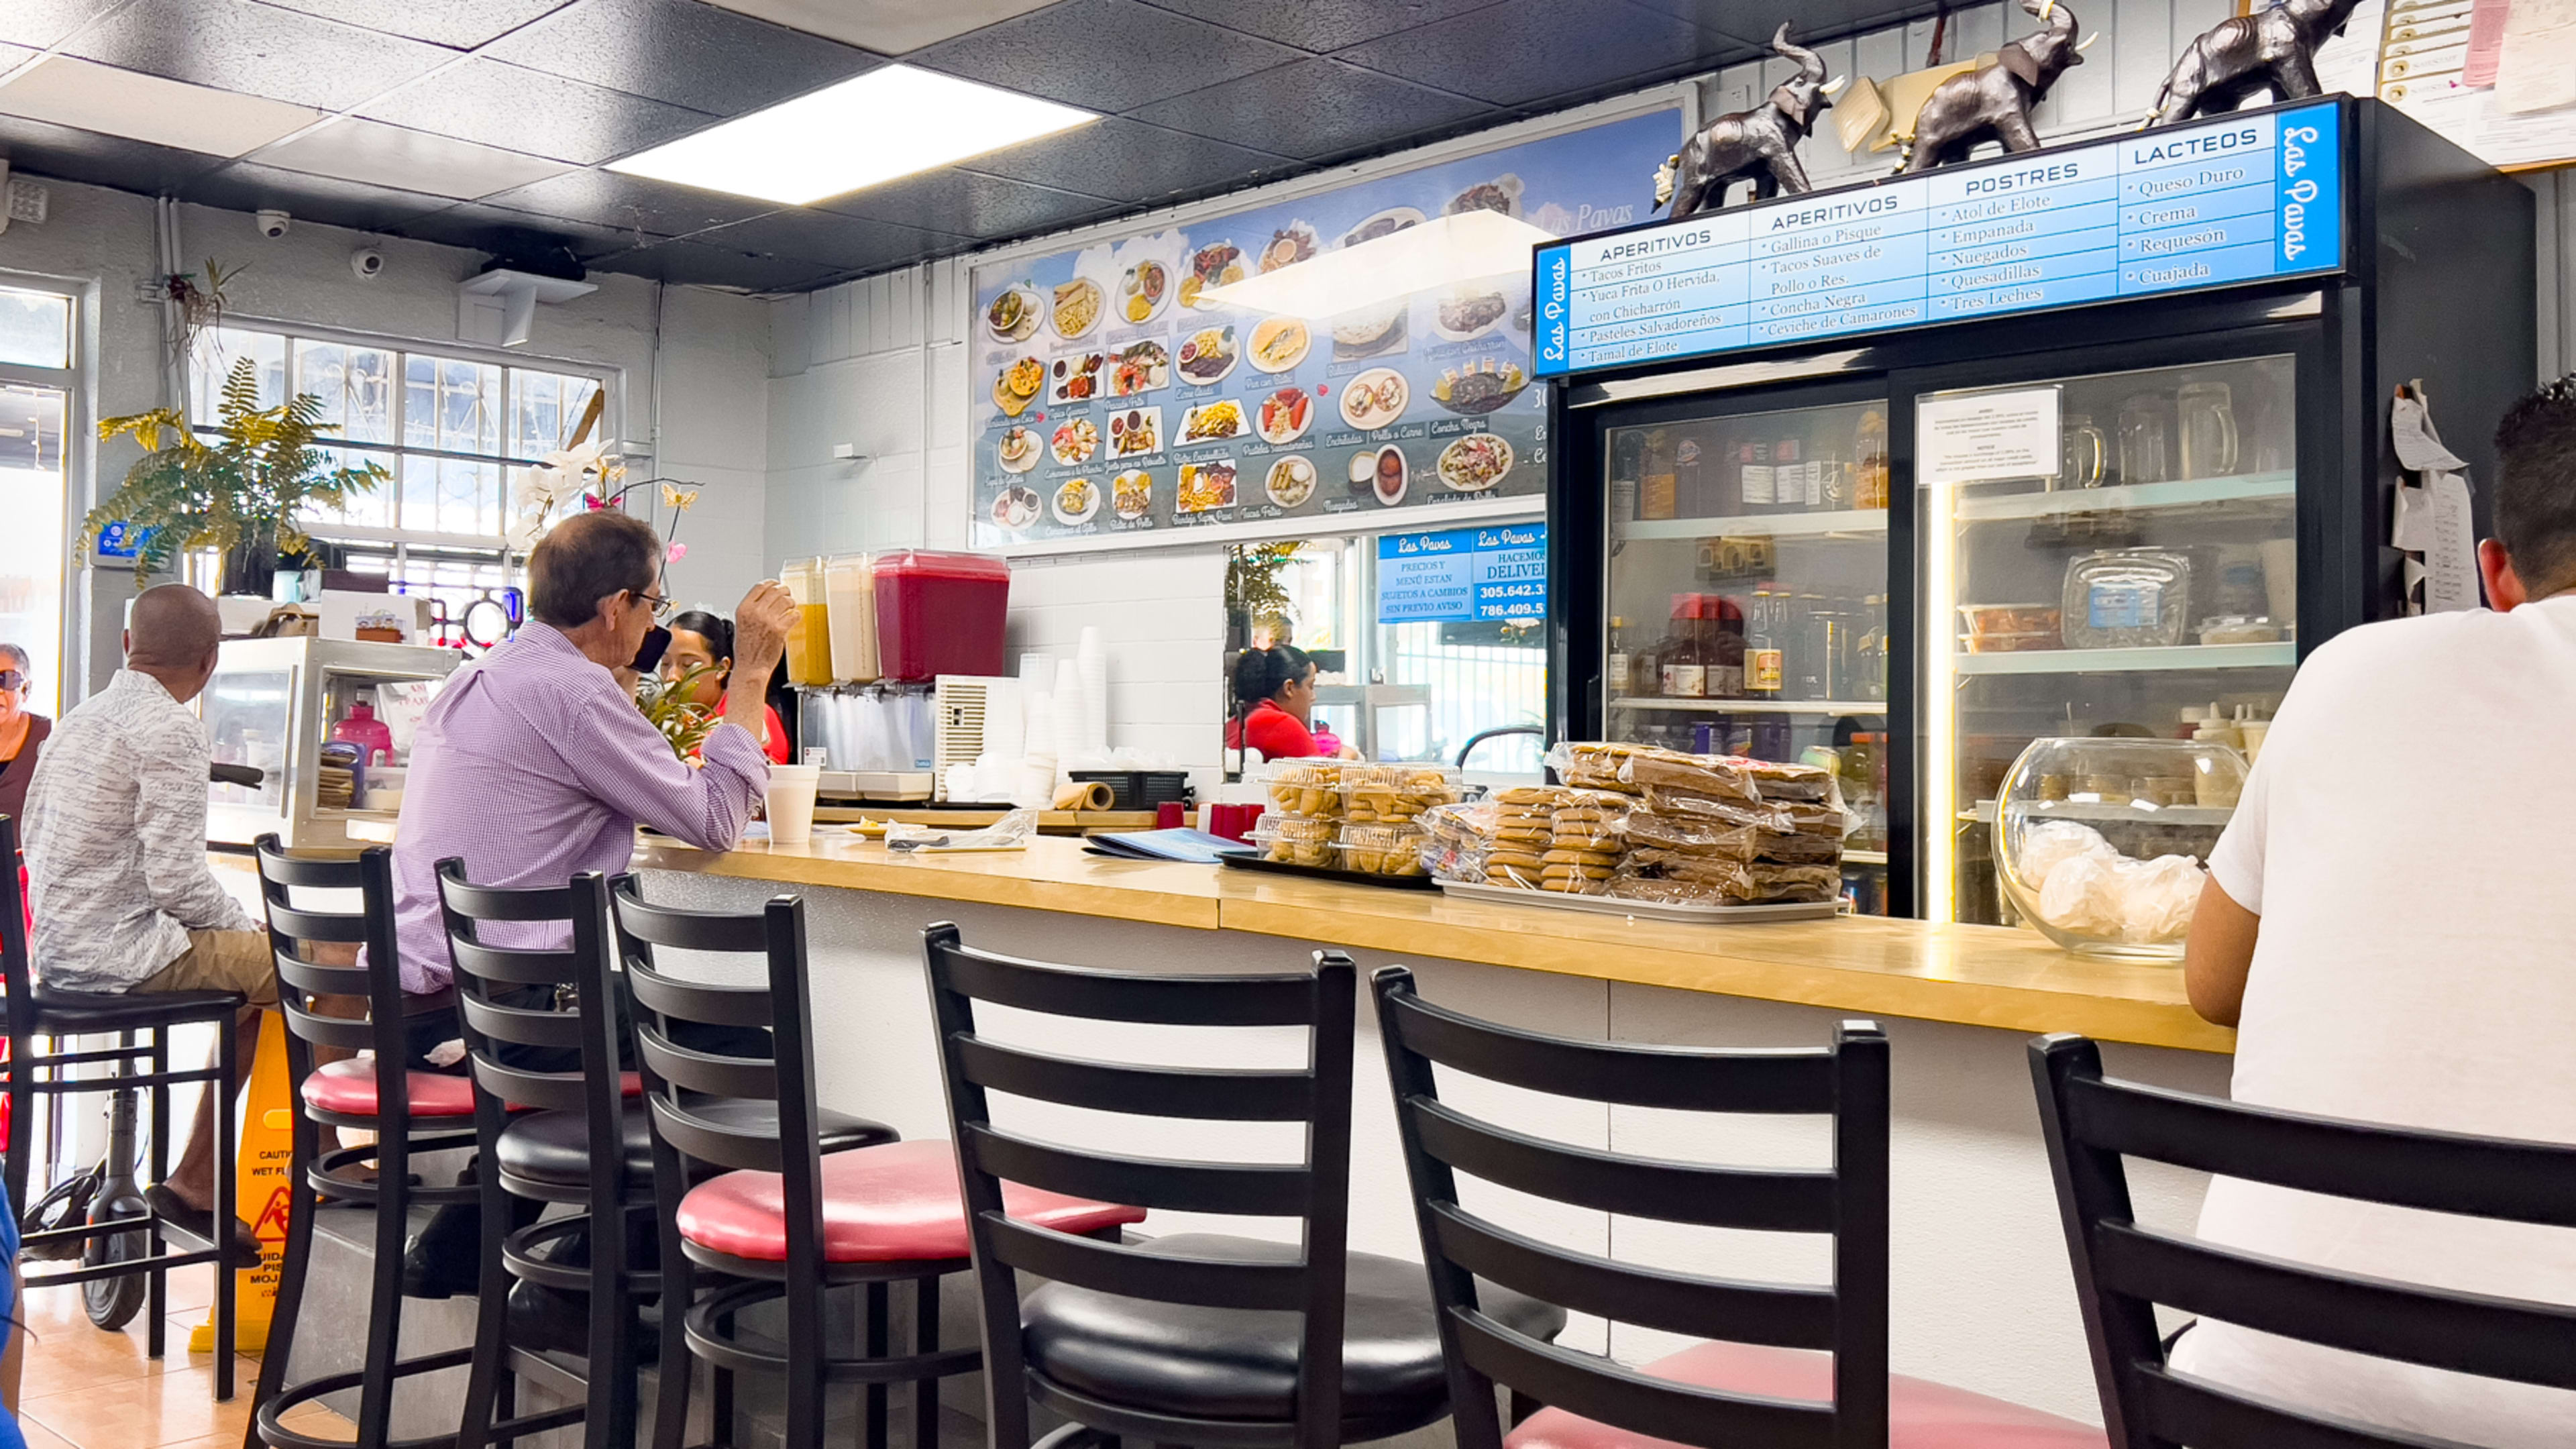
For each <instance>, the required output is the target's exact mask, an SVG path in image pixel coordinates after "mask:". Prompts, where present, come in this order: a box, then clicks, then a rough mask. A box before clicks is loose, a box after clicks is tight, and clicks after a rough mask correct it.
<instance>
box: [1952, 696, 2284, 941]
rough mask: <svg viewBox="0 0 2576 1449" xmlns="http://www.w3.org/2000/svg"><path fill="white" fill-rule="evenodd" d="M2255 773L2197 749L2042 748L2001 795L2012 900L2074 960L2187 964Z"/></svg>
mask: <svg viewBox="0 0 2576 1449" xmlns="http://www.w3.org/2000/svg"><path fill="white" fill-rule="evenodd" d="M2245 770H2246V765H2245V757H2244V756H2243V755H2241V754H2239V753H2237V752H2236V751H2235V750H2233V749H2230V748H2228V747H2227V746H2225V745H2221V744H2214V743H2210V742H2206V741H2199V740H2157V739H2135V738H2118V739H2042V740H2033V741H2032V742H2031V744H2030V748H2028V749H2026V750H2023V751H2022V752H2021V757H2020V758H2019V759H2017V760H2015V761H2013V764H2012V768H2011V769H2009V770H2007V771H2006V772H2005V773H2004V780H2003V784H2002V786H2001V788H2000V789H1999V790H1998V792H1997V795H1996V805H1995V831H1996V836H1997V839H1996V842H1995V876H1996V879H1997V881H1998V882H1999V883H2000V884H2001V886H2002V888H2003V894H2004V898H2005V900H2006V901H2007V902H2009V903H2010V904H2011V906H2012V908H2013V910H2014V911H2016V912H2018V913H2019V915H2020V917H2021V920H2022V922H2023V923H2024V924H2026V925H2029V926H2032V927H2034V928H2036V929H2037V930H2038V931H2039V933H2040V934H2041V935H2043V936H2046V937H2047V938H2048V939H2049V940H2051V941H2054V942H2056V943H2057V944H2058V945H2060V946H2063V947H2065V948H2066V949H2068V950H2070V951H2077V952H2081V953H2083V954H2086V955H2092V956H2113V957H2125V958H2129V959H2133V960H2146V961H2180V960H2181V959H2182V953H2183V939H2184V937H2185V936H2187V935H2188V934H2189V933H2190V931H2191V916H2192V911H2193V909H2194V908H2195V907H2196V906H2198V905H2199V903H2200V888H2201V883H2202V881H2203V879H2204V876H2203V874H2202V871H2201V865H2200V863H2201V862H2202V861H2204V860H2206V859H2208V857H2209V851H2210V848H2211V847H2212V846H2214V845H2216V844H2217V843H2218V837H2219V833H2220V832H2221V831H2223V830H2225V829H2226V828H2227V822H2228V820H2229V818H2230V817H2232V816H2233V815H2234V814H2235V801H2236V798H2237V795H2238V794H2239V793H2240V792H2241V791H2242V790H2243V789H2244V784H2245Z"/></svg>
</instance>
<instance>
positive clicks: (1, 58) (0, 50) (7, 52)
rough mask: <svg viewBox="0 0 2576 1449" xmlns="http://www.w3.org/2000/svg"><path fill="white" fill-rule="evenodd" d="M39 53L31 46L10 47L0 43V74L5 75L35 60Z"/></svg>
mask: <svg viewBox="0 0 2576 1449" xmlns="http://www.w3.org/2000/svg"><path fill="white" fill-rule="evenodd" d="M40 53H41V52H39V51H38V50H37V49H36V48H35V47H34V46H31V45H10V44H7V43H5V42H0V74H5V73H6V72H8V71H10V70H13V69H15V68H17V67H18V66H20V65H23V64H25V63H26V62H28V61H30V60H33V59H35V58H36V56H37V55H39V54H40Z"/></svg>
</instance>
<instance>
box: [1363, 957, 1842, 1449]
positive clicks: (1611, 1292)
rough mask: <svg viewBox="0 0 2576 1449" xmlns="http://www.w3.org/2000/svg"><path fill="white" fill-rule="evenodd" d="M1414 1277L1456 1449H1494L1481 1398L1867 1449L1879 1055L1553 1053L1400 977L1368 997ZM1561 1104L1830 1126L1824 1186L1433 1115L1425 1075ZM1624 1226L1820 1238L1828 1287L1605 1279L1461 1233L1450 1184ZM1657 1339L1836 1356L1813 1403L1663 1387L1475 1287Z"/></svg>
mask: <svg viewBox="0 0 2576 1449" xmlns="http://www.w3.org/2000/svg"><path fill="white" fill-rule="evenodd" d="M1372 984H1373V985H1374V986H1375V988H1376V991H1377V1003H1378V1031H1379V1034H1380V1035H1381V1037H1382V1038H1383V1039H1384V1041H1385V1043H1386V1054H1387V1069H1388V1072H1389V1074H1390V1078H1391V1081H1392V1084H1393V1087H1394V1091H1395V1103H1396V1123H1397V1127H1398V1129H1399V1131H1400V1133H1401V1135H1402V1137H1403V1141H1404V1156H1405V1167H1406V1170H1407V1171H1408V1172H1409V1173H1410V1174H1411V1176H1412V1180H1413V1196H1414V1206H1415V1212H1416V1218H1417V1222H1418V1224H1419V1226H1420V1229H1421V1234H1422V1252H1423V1258H1424V1261H1425V1262H1427V1263H1428V1264H1429V1265H1430V1272H1431V1289H1432V1297H1433V1300H1434V1301H1435V1303H1436V1304H1437V1305H1438V1307H1439V1310H1440V1338H1441V1348H1442V1350H1443V1352H1444V1353H1445V1355H1446V1357H1447V1359H1448V1364H1449V1380H1450V1391H1449V1401H1450V1404H1451V1406H1452V1411H1453V1413H1454V1414H1455V1423H1456V1425H1457V1436H1458V1443H1459V1445H1460V1446H1461V1449H1495V1446H1497V1445H1499V1444H1500V1443H1501V1442H1502V1425H1501V1423H1500V1420H1499V1418H1498V1416H1497V1415H1496V1413H1495V1409H1494V1385H1495V1384H1497V1383H1499V1384H1502V1385H1504V1386H1506V1387H1508V1388H1510V1389H1511V1390H1512V1391H1513V1393H1514V1395H1515V1396H1516V1397H1520V1396H1526V1397H1527V1398H1530V1399H1535V1400H1537V1401H1538V1402H1541V1403H1545V1404H1548V1405H1550V1406H1552V1407H1555V1408H1561V1409H1564V1410H1566V1411H1567V1412H1569V1413H1573V1414H1579V1415H1581V1416H1583V1417H1584V1418H1587V1419H1594V1420H1598V1421H1599V1422H1601V1423H1604V1424H1609V1425H1613V1426H1615V1427H1617V1428H1620V1429H1625V1430H1629V1431H1631V1432H1634V1433H1638V1434H1645V1435H1650V1436H1652V1437H1654V1438H1658V1439H1669V1440H1672V1441H1674V1442H1676V1443H1682V1444H1697V1445H1703V1446H1708V1449H1718V1446H1729V1445H1742V1444H1761V1445H1764V1446H1767V1449H1885V1445H1886V1443H1887V1432H1888V1408H1887V1131H1888V1097H1887V1091H1888V1085H1887V1084H1888V1076H1887V1074H1888V1052H1887V1037H1886V1035H1885V1034H1884V1033H1883V1032H1881V1031H1880V1030H1879V1028H1878V1027H1877V1026H1876V1025H1875V1024H1873V1023H1870V1022H1859V1021H1847V1022H1844V1023H1843V1024H1842V1025H1841V1026H1840V1027H1839V1028H1837V1029H1836V1031H1835V1033H1834V1041H1833V1045H1831V1046H1829V1047H1818V1048H1804V1049H1798V1050H1698V1049H1684V1048H1676V1047H1653V1046H1613V1045H1606V1044H1603V1043H1599V1042H1584V1041H1570V1040H1567V1039H1565V1038H1562V1037H1554V1036H1546V1035H1542V1034H1540V1033H1537V1032H1528V1031H1520V1030H1516V1029H1514V1028H1510V1027H1502V1026H1496V1025H1493V1024H1491V1023H1488V1022H1483V1021H1478V1020H1476V1019H1474V1018H1472V1017H1467V1016H1462V1015H1460V1014H1459V1013H1457V1012H1454V1011H1450V1010H1448V1009H1446V1008H1444V1007H1439V1006H1434V1005H1432V1004H1431V1003H1429V1002H1427V1001H1424V1000H1423V999H1422V998H1421V996H1420V995H1419V994H1418V993H1417V992H1416V991H1415V988H1414V980H1413V973H1412V972H1411V971H1408V970H1406V969H1405V968H1403V967H1400V966H1390V967H1387V968H1385V969H1384V970H1381V971H1379V972H1378V973H1377V974H1376V976H1375V977H1373V978H1372ZM1435 1064H1437V1065H1439V1066H1444V1067H1448V1068H1450V1069H1451V1070H1453V1071H1458V1072H1463V1073H1465V1074H1467V1075H1469V1076H1472V1077H1479V1078H1483V1079H1485V1080H1488V1081H1495V1082H1502V1083H1507V1084H1509V1085H1511V1086H1515V1087H1522V1088H1526V1089H1529V1090H1532V1091H1537V1092H1545V1093H1549V1094H1551V1095H1554V1096H1559V1097H1573V1098H1579V1099H1582V1100H1585V1101H1592V1102H1602V1103H1607V1104H1614V1105H1624V1106H1635V1107H1662V1108H1670V1109H1677V1110H1682V1111H1694V1112H1726V1113H1739V1112H1740V1113H1784V1114H1813V1115H1821V1116H1829V1117H1831V1118H1832V1119H1833V1146H1834V1164H1833V1167H1832V1168H1831V1169H1830V1170H1828V1171H1821V1172H1818V1171H1804V1172H1801V1171H1781V1170H1773V1169H1755V1168H1741V1167H1712V1166H1701V1165H1698V1164H1689V1163H1679V1162H1670V1161H1664V1160H1660V1159H1653V1158H1644V1157H1637V1156H1632V1155H1628V1154H1623V1153H1618V1152H1609V1151H1598V1150H1594V1149H1592V1148H1586V1147H1573V1146H1568V1145H1565V1144H1563V1143H1557V1142H1550V1141H1545V1140H1543V1139H1540V1138H1536V1137H1531V1136H1528V1135H1526V1134H1523V1133H1519V1132H1515V1131H1512V1130H1511V1129H1509V1128H1506V1127H1502V1126H1499V1125H1496V1124H1494V1123H1491V1122H1486V1121H1483V1120H1480V1119H1478V1118H1475V1117H1471V1116H1469V1115H1467V1114H1466V1113H1463V1112H1461V1111H1459V1110H1458V1109H1457V1108H1455V1107H1453V1106H1451V1105H1449V1104H1448V1103H1445V1102H1443V1101H1441V1100H1440V1090H1439V1086H1438V1084H1437V1082H1436V1081H1435V1079H1434V1075H1433V1072H1432V1068H1433V1066H1434V1065H1435ZM1461 1173H1463V1174H1465V1175H1467V1176H1469V1177H1472V1178H1477V1179H1480V1180H1482V1181H1485V1182H1490V1183H1495V1184H1498V1185H1500V1186H1503V1187H1506V1188H1510V1189H1513V1190H1514V1191H1517V1192H1521V1193H1526V1194H1529V1195H1531V1196H1535V1197H1541V1198H1546V1199H1549V1200H1551V1201H1554V1202H1561V1203H1568V1204H1571V1205H1574V1206H1577V1207H1584V1208H1590V1209H1592V1210H1594V1211H1597V1212H1607V1213H1614V1214H1619V1215H1623V1216H1631V1217H1642V1218H1655V1219H1660V1220H1663V1221H1666V1222H1676V1223H1696V1224H1702V1225H1706V1226H1712V1227H1725V1228H1751V1229H1760V1230H1765V1231H1771V1232H1797V1233H1824V1234H1830V1235H1831V1236H1832V1238H1833V1262H1834V1277H1833V1283H1832V1284H1831V1285H1830V1286H1823V1285H1818V1286H1806V1285H1793V1284H1777V1283H1759V1282H1744V1281H1734V1280H1728V1279H1720V1278H1708V1277H1699V1276H1694V1275H1690V1274H1683V1273H1673V1272H1665V1271H1662V1270H1659V1269H1654V1268H1646V1267H1639V1266H1635V1265H1631V1264H1625V1263H1616V1262H1612V1261H1610V1260H1609V1259H1607V1258H1601V1257H1596V1256H1594V1255H1592V1254H1589V1253H1582V1252H1576V1251H1574V1250H1572V1249H1568V1248H1561V1247H1557V1246H1555V1245H1553V1244H1549V1243H1543V1242H1540V1241H1538V1240H1536V1239H1534V1238H1530V1237H1528V1236H1526V1235H1523V1234H1520V1233H1516V1232H1513V1231H1512V1230H1510V1229H1508V1228H1504V1227H1501V1226H1498V1225H1497V1224H1495V1223H1493V1222H1491V1221H1488V1220H1487V1219H1485V1218H1483V1217H1480V1216H1478V1215H1477V1214H1476V1213H1474V1212H1471V1211H1469V1210H1468V1209H1467V1208H1466V1207H1465V1206H1463V1205H1462V1204H1461V1203H1460V1201H1459V1197H1458V1183H1457V1178H1458V1175H1459V1174H1461ZM1479 1278H1482V1279H1485V1280H1487V1281H1489V1282H1493V1283H1496V1284H1500V1285H1501V1286H1503V1287H1506V1288H1510V1289H1513V1290H1515V1291H1517V1292H1521V1293H1526V1294H1528V1295H1530V1296H1531V1297H1534V1298H1539V1299H1543V1300H1545V1301H1546V1302H1549V1303H1554V1304H1557V1305H1559V1306H1561V1307H1564V1308H1567V1309H1570V1310H1572V1311H1575V1312H1579V1313H1590V1314H1594V1315H1597V1316H1599V1317H1601V1318H1605V1319H1611V1320H1614V1321H1617V1322H1621V1323H1634V1324H1639V1325H1643V1326H1645V1327H1649V1328H1657V1329H1662V1330H1664V1331H1666V1332H1668V1333H1682V1334H1689V1335H1692V1336H1694V1337H1698V1338H1709V1339H1724V1340H1727V1341H1730V1342H1736V1343H1751V1344H1767V1345H1772V1346H1776V1347H1781V1348H1800V1349H1826V1350H1830V1351H1831V1352H1832V1353H1833V1355H1834V1397H1833V1401H1832V1402H1831V1403H1830V1404H1805V1403H1794V1402H1789V1401H1785V1400H1779V1399H1767V1398H1755V1397H1752V1396H1749V1395H1736V1394H1729V1393H1724V1392H1720V1391H1717V1390H1713V1389H1702V1388H1695V1387H1690V1386H1686V1385H1682V1384H1677V1383H1674V1382H1672V1381H1671V1380H1667V1379H1659V1378H1654V1377H1650V1376H1648V1375H1645V1374H1641V1373H1638V1372H1636V1371H1635V1370H1632V1369H1628V1368H1624V1367H1622V1366H1620V1365H1619V1364H1617V1363H1614V1362H1612V1361H1610V1360H1608V1359H1605V1358H1597V1357H1594V1356H1592V1355H1590V1354H1584V1353H1578V1352H1575V1351H1574V1350H1571V1349H1564V1348H1559V1347H1557V1346H1555V1345H1554V1344H1549V1343H1543V1342H1540V1341H1539V1340H1537V1339H1535V1338H1531V1337H1529V1336H1527V1335H1525V1334H1521V1333H1517V1332H1515V1331H1513V1330H1512V1329H1510V1328H1508V1327H1506V1326H1504V1325H1503V1324H1501V1323H1498V1322H1496V1321H1495V1320H1494V1319H1492V1318H1491V1317H1488V1316H1487V1315H1486V1314H1485V1313H1483V1312H1482V1311H1480V1309H1479V1307H1478V1303H1477V1296H1476V1294H1477V1289H1476V1280H1477V1279H1479Z"/></svg>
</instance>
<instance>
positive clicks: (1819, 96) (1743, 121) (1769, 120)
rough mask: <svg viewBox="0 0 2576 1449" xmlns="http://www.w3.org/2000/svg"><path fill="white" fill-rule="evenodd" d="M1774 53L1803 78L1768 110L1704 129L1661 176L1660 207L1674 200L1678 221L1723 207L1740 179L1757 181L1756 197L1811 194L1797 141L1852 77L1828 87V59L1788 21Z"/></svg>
mask: <svg viewBox="0 0 2576 1449" xmlns="http://www.w3.org/2000/svg"><path fill="white" fill-rule="evenodd" d="M1771 48H1772V49H1773V50H1775V51H1777V52H1779V53H1780V54H1782V55H1784V56H1787V57H1788V58H1789V59H1791V60H1793V61H1796V62H1797V63H1798V73H1797V74H1796V75H1793V76H1791V77H1789V78H1788V79H1787V80H1784V81H1782V82H1780V83H1779V84H1778V85H1776V86H1773V87H1772V88H1771V98H1770V99H1769V100H1767V101H1765V102H1763V103H1762V104H1761V105H1759V106H1756V107H1755V108H1753V109H1752V110H1749V111H1737V112H1734V113H1733V114H1731V115H1724V116H1720V117H1718V118H1717V119H1716V120H1714V121H1711V122H1709V123H1708V124H1707V125H1706V126H1703V127H1701V128H1700V130H1699V134H1697V135H1695V136H1693V137H1691V138H1690V140H1688V141H1687V142H1685V143H1683V145H1682V149H1681V153H1680V154H1679V155H1676V156H1671V157H1668V158H1666V159H1665V161H1664V164H1663V167H1662V168H1661V169H1660V170H1658V171H1656V173H1655V205H1656V206H1657V207H1661V206H1664V205H1665V204H1667V203H1670V204H1671V206H1672V208H1673V211H1672V214H1673V216H1674V218H1675V219H1677V220H1678V219H1679V218H1681V217H1685V216H1696V215H1698V214H1699V213H1701V212H1703V211H1715V210H1717V209H1718V208H1719V207H1721V206H1724V205H1725V204H1726V193H1727V189H1728V188H1729V187H1731V186H1733V185H1734V184H1735V183H1736V182H1737V181H1747V180H1749V181H1751V182H1752V183H1753V195H1754V197H1755V199H1756V200H1759V199H1761V198H1763V197H1769V196H1777V195H1779V194H1781V193H1782V192H1788V193H1790V194H1791V195H1795V194H1797V193H1799V192H1803V191H1807V190H1810V189H1811V188H1810V187H1809V186H1808V185H1807V170H1806V168H1805V167H1803V166H1800V165H1799V164H1798V143H1799V142H1801V141H1803V140H1805V139H1807V132H1808V131H1809V130H1811V129H1813V128H1814V126H1815V124H1816V117H1817V116H1819V115H1821V114H1822V113H1823V112H1824V111H1825V109H1826V108H1827V107H1829V106H1831V105H1832V104H1833V103H1834V92H1836V91H1838V90H1841V89H1842V88H1843V86H1844V84H1845V83H1846V82H1847V80H1848V79H1849V78H1848V77H1837V78H1835V79H1834V80H1833V81H1832V82H1830V83H1828V82H1827V81H1826V80H1825V61H1824V57H1822V56H1820V55H1818V54H1816V53H1815V52H1814V51H1812V50H1809V49H1807V48H1806V47H1804V46H1799V45H1792V44H1790V43H1789V27H1788V25H1787V24H1786V23H1783V24H1782V25H1781V27H1780V31H1779V33H1778V34H1776V35H1774V36H1772V37H1771Z"/></svg>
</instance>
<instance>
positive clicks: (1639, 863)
mask: <svg viewBox="0 0 2576 1449" xmlns="http://www.w3.org/2000/svg"><path fill="white" fill-rule="evenodd" d="M1550 763H1552V764H1554V765H1555V766H1556V767H1557V772H1558V774H1559V775H1561V776H1562V777H1563V778H1564V779H1565V780H1566V782H1567V783H1568V785H1569V786H1573V787H1577V788H1580V789H1583V790H1586V791H1590V792H1593V793H1607V794H1616V795H1619V796H1622V797H1625V798H1626V799H1627V801H1628V808H1627V809H1626V810H1625V811H1624V812H1623V814H1622V817H1621V832H1620V833H1621V836H1622V838H1623V842H1624V845H1625V849H1624V851H1622V852H1621V853H1620V854H1619V856H1618V859H1617V865H1616V868H1615V869H1614V870H1612V871H1611V872H1610V873H1609V874H1608V875H1607V877H1605V879H1604V884H1603V886H1602V888H1601V893H1602V894H1606V895H1611V896H1617V897H1620V898H1623V899H1627V900H1649V901H1669V902H1677V903H1690V904H1702V905H1745V904H1753V903H1758V902H1786V901H1829V900H1832V899H1833V898H1834V897H1835V896H1836V895H1838V894H1840V893H1841V890H1842V841H1843V811H1842V803H1841V800H1840V799H1839V796H1838V792H1837V791H1836V789H1835V787H1834V777H1833V775H1832V773H1831V772H1829V771H1827V770H1824V769H1822V768H1819V767H1817V766H1814V765H1784V764H1777V763H1774V762H1771V761H1768V760H1749V759H1744V758H1741V757H1738V756H1733V755H1690V754H1683V753H1681V752H1680V751H1677V750H1665V749H1658V748H1655V747H1653V746H1649V745H1621V744H1568V745H1561V746H1559V747H1558V748H1557V750H1556V752H1555V753H1554V754H1553V755H1552V756H1551V759H1550Z"/></svg>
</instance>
